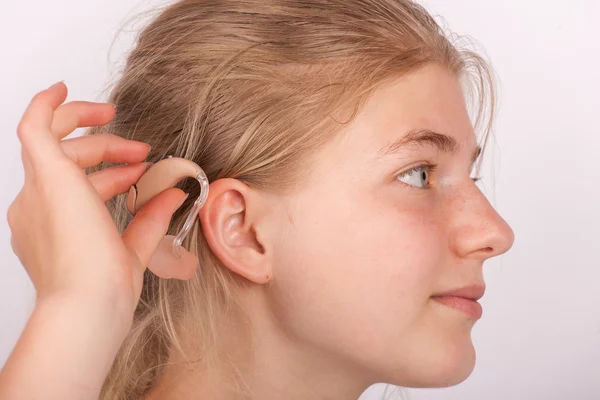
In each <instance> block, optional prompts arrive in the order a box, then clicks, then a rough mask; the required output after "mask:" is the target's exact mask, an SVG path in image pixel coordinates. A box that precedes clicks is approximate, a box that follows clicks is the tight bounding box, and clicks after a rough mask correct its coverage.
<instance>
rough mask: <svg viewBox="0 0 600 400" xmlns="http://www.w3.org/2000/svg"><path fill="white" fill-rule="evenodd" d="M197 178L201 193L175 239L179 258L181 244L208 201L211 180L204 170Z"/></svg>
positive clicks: (174, 251)
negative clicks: (209, 180)
mask: <svg viewBox="0 0 600 400" xmlns="http://www.w3.org/2000/svg"><path fill="white" fill-rule="evenodd" d="M196 179H197V180H198V182H199V183H200V195H198V198H197V199H196V201H194V205H193V206H192V209H191V210H190V213H189V214H188V216H187V218H186V220H185V222H184V224H183V227H182V228H181V230H180V231H179V233H178V234H177V236H175V239H174V240H173V254H174V255H175V257H177V258H181V244H182V243H183V240H184V239H185V237H186V236H187V234H188V233H189V231H190V229H191V228H192V225H194V221H195V220H196V217H197V216H198V213H199V212H200V209H201V208H202V207H203V206H204V203H206V199H207V198H208V188H209V182H208V178H207V177H206V174H205V173H204V171H200V173H198V175H196Z"/></svg>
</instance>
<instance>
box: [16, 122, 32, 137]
mask: <svg viewBox="0 0 600 400" xmlns="http://www.w3.org/2000/svg"><path fill="white" fill-rule="evenodd" d="M32 130H33V125H32V123H31V121H29V120H28V119H25V118H24V119H22V120H21V121H20V122H19V125H17V135H18V136H19V137H20V138H22V137H23V136H25V135H27V134H28V133H29V132H31V131H32Z"/></svg>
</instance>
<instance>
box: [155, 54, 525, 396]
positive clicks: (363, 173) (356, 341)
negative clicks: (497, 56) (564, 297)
mask: <svg viewBox="0 0 600 400" xmlns="http://www.w3.org/2000/svg"><path fill="white" fill-rule="evenodd" d="M424 129H428V130H433V131H436V132H438V133H441V134H443V135H446V136H447V137H449V138H446V142H447V143H454V145H455V146H454V147H455V148H454V149H452V150H453V151H450V149H449V148H448V147H449V146H445V147H444V148H440V146H438V145H436V143H439V142H440V140H417V139H418V138H419V137H418V135H412V136H411V137H413V138H414V139H416V140H417V141H416V142H411V143H410V144H407V143H404V144H403V145H400V146H397V147H396V149H397V150H396V151H395V152H391V153H389V154H387V155H385V156H381V151H380V149H382V148H386V146H389V145H390V144H391V143H394V142H396V141H398V140H400V141H402V140H407V139H408V138H409V132H414V131H415V130H424ZM428 137H430V138H431V137H432V135H431V134H429V135H428ZM436 137H437V136H436ZM421 139H423V138H422V137H421ZM477 154H478V146H477V143H476V137H475V133H474V131H473V128H472V125H471V123H470V120H469V117H468V114H467V111H466V107H465V102H464V97H463V92H462V90H461V87H460V85H459V83H458V81H457V79H456V77H455V76H453V75H452V74H451V73H450V72H448V71H447V70H446V69H444V68H442V67H438V66H433V65H432V66H427V67H425V68H422V69H421V70H419V71H417V72H416V73H414V74H412V75H409V76H405V77H404V78H402V79H400V80H397V81H395V82H393V83H390V84H387V85H385V86H384V87H382V88H380V89H379V90H378V91H377V92H376V93H375V95H374V96H373V97H372V98H371V99H370V100H369V102H368V103H367V105H366V107H365V109H364V110H363V111H362V112H361V113H360V114H359V115H358V116H357V118H356V119H355V120H354V121H353V122H352V123H351V124H350V125H349V126H347V127H346V128H345V129H344V132H342V133H341V134H340V135H338V136H337V137H336V138H335V139H334V140H332V141H331V142H329V143H328V144H327V145H325V146H324V147H323V148H322V149H320V151H319V152H318V153H317V154H316V155H315V157H314V160H312V164H311V168H312V174H313V177H314V179H312V182H311V184H309V185H307V186H305V187H303V188H302V189H300V190H299V191H297V192H295V193H293V194H292V195H289V196H272V195H266V194H264V193H260V192H257V191H254V190H253V189H251V188H249V187H247V186H246V185H244V184H241V183H240V182H238V181H236V180H232V179H229V180H227V179H226V180H222V181H217V182H215V183H214V184H213V185H212V186H211V192H210V195H209V199H208V201H207V204H206V205H205V207H204V208H203V209H202V210H201V218H202V227H203V230H204V234H205V236H206V238H207V241H208V242H209V244H210V246H211V248H212V249H213V251H214V252H215V253H216V254H217V255H218V257H219V258H220V259H221V260H222V261H223V262H224V264H225V265H226V266H227V267H228V268H230V269H231V270H233V271H235V272H236V273H238V274H240V275H241V276H243V277H245V278H246V279H248V280H249V281H251V282H253V283H254V284H253V285H246V286H245V287H244V288H242V289H240V290H239V293H238V295H239V296H241V298H242V303H243V304H244V305H245V307H246V312H247V313H248V315H250V319H251V321H252V325H251V327H248V329H246V330H243V329H240V328H239V320H237V319H236V317H230V318H229V319H228V320H226V321H225V322H223V324H224V326H225V327H224V328H222V329H221V331H220V333H219V336H218V337H220V338H222V340H223V341H224V343H225V346H224V348H227V349H228V353H229V355H230V357H231V358H232V359H234V360H236V362H237V363H238V370H237V371H236V372H237V373H239V374H241V376H243V378H244V383H243V385H245V386H246V387H247V388H248V389H249V392H250V393H251V394H249V395H247V396H246V397H243V396H241V395H237V394H236V393H235V392H233V391H228V390H227V389H226V385H225V384H224V382H221V381H219V380H218V379H216V378H215V377H213V376H210V375H207V371H206V370H204V369H203V368H202V366H200V365H196V369H195V370H191V369H190V366H188V367H187V368H182V367H178V366H172V367H170V368H168V370H167V374H166V375H165V377H164V379H163V380H162V381H161V384H160V385H159V388H158V389H157V390H156V391H155V392H154V394H153V395H151V396H149V399H155V398H161V399H164V398H166V399H171V398H173V399H175V398H181V396H185V395H186V394H187V395H189V394H190V393H194V394H196V395H197V396H198V398H212V399H226V398H247V399H276V398H289V399H306V398H323V399H356V398H358V396H359V395H360V393H361V392H362V391H364V390H365V389H366V388H367V387H368V386H369V385H371V384H373V383H376V382H388V383H394V384H397V385H401V386H408V387H439V386H448V385H454V384H457V383H459V382H461V381H463V380H464V379H466V378H467V377H468V376H469V374H470V373H471V372H472V370H473V368H474V364H475V351H474V348H473V344H472V341H471V330H472V328H473V325H474V324H475V322H476V320H477V318H476V317H473V316H471V315H469V314H467V313H464V312H462V311H459V310H457V309H455V308H452V307H448V306H447V305H444V304H441V303H440V302H438V301H435V300H434V299H433V298H432V297H433V296H436V295H440V294H442V293H446V292H448V291H452V290H456V289H460V288H463V287H469V286H473V285H479V286H483V285H484V279H483V270H482V266H483V263H484V261H485V260H487V259H489V258H491V257H494V256H497V255H500V254H502V253H504V252H506V251H507V250H509V249H510V247H511V246H512V244H513V241H514V235H513V232H512V230H511V228H510V227H509V226H508V225H507V223H506V222H505V221H504V220H503V219H502V218H501V217H500V216H499V215H498V214H497V213H496V211H495V210H494V209H493V207H492V206H491V205H490V203H489V202H488V200H487V199H486V198H485V197H484V195H483V194H482V193H481V191H480V190H479V188H478V187H477V184H476V183H475V182H474V180H473V179H472V178H473V176H472V175H471V173H472V170H473V164H474V159H475V156H476V155H477ZM424 163H428V164H435V165H437V167H436V168H435V170H434V171H429V177H428V179H422V174H423V172H427V171H428V169H427V168H425V169H419V170H417V171H415V172H412V173H409V174H404V175H403V173H404V172H406V171H410V170H411V169H412V168H414V167H418V166H421V165H423V164H424ZM265 210H268V212H266V211H265ZM266 281H269V285H264V283H265V282H266ZM242 332H243V333H242ZM188 344H189V345H190V346H189V349H190V350H189V351H192V350H191V349H193V340H190V341H189V342H188ZM248 348H251V349H253V350H254V353H255V354H257V355H258V356H256V357H255V358H253V357H252V356H251V355H249V354H248V351H246V349H248ZM173 360H174V361H180V360H182V357H180V356H177V355H175V356H174V357H173ZM229 372H233V371H229Z"/></svg>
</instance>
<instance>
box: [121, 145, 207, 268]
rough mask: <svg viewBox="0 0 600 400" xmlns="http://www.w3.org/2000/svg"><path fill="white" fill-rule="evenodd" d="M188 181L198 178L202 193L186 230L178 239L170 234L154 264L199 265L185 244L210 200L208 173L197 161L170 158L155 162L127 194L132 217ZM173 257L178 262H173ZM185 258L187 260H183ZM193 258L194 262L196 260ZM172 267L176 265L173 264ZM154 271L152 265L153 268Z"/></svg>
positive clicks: (156, 253)
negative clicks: (183, 247) (155, 197)
mask: <svg viewBox="0 0 600 400" xmlns="http://www.w3.org/2000/svg"><path fill="white" fill-rule="evenodd" d="M186 178H194V179H196V180H197V181H198V183H199V184H200V194H199V195H198V198H197V199H196V200H195V201H194V205H193V206H192V209H191V210H190V212H189V214H188V216H187V218H186V220H185V222H184V224H183V227H182V228H181V230H180V231H179V233H178V234H177V235H176V236H173V235H167V236H165V238H164V239H163V240H162V242H161V243H160V244H159V246H158V248H157V250H156V252H155V254H154V255H153V257H152V260H151V261H150V263H151V264H152V263H155V262H160V263H161V264H163V268H164V264H165V263H166V264H167V265H169V263H173V262H175V261H176V262H177V263H181V262H183V261H185V262H187V261H189V262H194V263H196V264H197V259H196V258H195V257H194V256H193V255H192V254H191V253H189V252H188V251H187V250H185V249H183V250H184V251H183V252H182V245H181V244H182V243H183V240H184V239H185V237H186V235H187V234H188V233H189V231H190V229H191V228H192V226H193V224H194V220H195V219H196V217H197V216H198V213H199V212H200V209H201V208H202V206H204V203H205V202H206V199H207V198H208V189H209V182H208V178H207V177H206V174H205V173H204V170H202V168H200V166H198V165H197V164H196V163H194V162H193V161H190V160H187V159H185V158H180V157H173V156H168V157H167V158H164V159H162V160H160V161H158V162H156V163H154V164H153V165H152V166H151V167H150V168H148V170H147V171H146V172H145V173H144V174H143V175H142V176H141V177H140V178H139V179H138V181H137V182H136V183H135V184H133V185H131V187H130V188H129V192H128V193H127V198H126V202H125V203H126V206H127V210H128V211H129V213H130V214H131V215H135V214H136V213H137V212H138V211H139V210H140V208H142V207H143V206H144V205H145V204H146V203H147V202H148V201H150V200H151V199H152V198H153V197H154V196H156V195H157V194H159V193H161V192H163V191H164V190H166V189H168V188H170V187H173V186H175V185H176V184H177V183H178V182H180V181H181V180H183V179H186ZM173 255H174V256H175V259H173ZM182 257H185V258H186V260H181V259H182ZM192 258H193V259H194V260H192ZM171 266H172V265H171ZM149 268H150V266H149Z"/></svg>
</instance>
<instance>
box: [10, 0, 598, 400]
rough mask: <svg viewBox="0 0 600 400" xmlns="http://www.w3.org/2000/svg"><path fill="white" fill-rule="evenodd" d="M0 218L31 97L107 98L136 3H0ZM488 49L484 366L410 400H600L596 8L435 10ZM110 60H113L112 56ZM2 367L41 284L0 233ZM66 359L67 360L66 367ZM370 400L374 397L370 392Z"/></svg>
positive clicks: (440, 1) (443, 3) (468, 4)
mask: <svg viewBox="0 0 600 400" xmlns="http://www.w3.org/2000/svg"><path fill="white" fill-rule="evenodd" d="M0 1H1V7H0V38H1V39H0V40H1V42H0V44H1V46H0V49H1V50H0V57H1V58H0V60H1V62H0V75H1V76H2V83H1V84H0V85H1V88H2V90H1V91H0V110H1V113H2V114H1V116H2V118H0V132H1V133H2V146H0V171H2V172H0V174H1V175H0V176H1V193H0V211H2V213H3V214H2V216H3V217H4V216H5V215H6V209H7V207H8V205H9V204H10V203H11V202H12V200H13V198H14V197H15V196H16V194H17V193H18V191H19V190H20V187H21V185H22V181H23V171H22V167H21V160H20V146H19V142H18V139H17V136H16V133H15V128H16V125H17V123H18V120H19V118H20V116H21V115H22V112H23V110H24V108H25V106H26V105H27V103H28V102H29V100H30V98H31V96H33V94H35V93H36V92H37V91H39V90H41V89H43V88H45V87H47V86H49V85H50V84H52V83H54V82H55V81H58V80H62V79H64V80H65V81H66V83H67V85H68V86H69V90H70V94H69V98H68V100H67V101H70V100H75V99H77V100H91V101H103V100H105V98H103V97H102V94H101V90H102V89H103V88H105V86H106V85H107V84H108V82H109V81H108V80H109V77H110V78H114V75H111V74H112V73H114V71H115V65H114V63H115V62H118V61H120V60H121V55H122V51H123V50H124V49H126V48H128V46H129V44H130V43H129V42H128V40H129V38H130V37H131V34H130V33H128V32H124V33H123V34H121V35H120V36H119V40H118V41H117V42H116V44H115V45H114V46H113V47H112V49H111V48H110V46H111V43H112V40H113V38H114V37H115V34H116V32H117V29H118V28H120V27H121V26H122V25H123V23H125V22H126V19H128V18H129V17H131V16H132V12H139V11H143V10H144V9H147V8H148V4H147V3H146V2H141V1H139V0H86V1H79V0H53V1H41V0H38V1H22V2H16V1H11V0H0ZM424 4H425V5H426V6H427V7H428V8H429V9H430V10H431V11H432V12H434V13H435V14H440V15H442V16H443V17H444V19H445V20H446V22H447V24H448V26H449V27H450V28H451V29H452V30H454V31H456V32H458V33H468V34H469V35H470V36H472V37H474V38H475V39H476V40H477V41H478V42H479V43H480V44H481V45H483V47H484V48H485V49H486V50H487V53H488V55H489V57H490V58H491V60H492V62H493V65H494V66H495V68H496V71H497V73H498V75H499V77H500V85H501V105H500V114H499V118H498V120H497V124H496V137H497V150H496V151H495V157H494V159H495V164H494V171H495V172H496V173H495V185H494V187H493V190H491V188H492V180H491V179H489V178H490V177H491V176H490V175H488V176H486V177H485V178H486V179H485V180H484V181H485V183H486V186H488V187H489V188H490V190H489V191H488V192H487V193H488V194H489V195H490V198H491V199H492V201H493V202H494V204H495V205H496V206H497V208H498V210H499V211H500V213H501V214H502V215H503V216H504V217H505V218H506V219H507V221H508V222H509V223H510V224H511V225H512V227H513V229H514V231H515V234H516V242H515V245H514V247H513V249H512V250H511V251H510V253H508V254H506V255H505V256H503V257H501V258H499V259H495V260H493V261H490V262H488V263H487V264H486V267H485V276H486V281H487V283H488V291H487V293H486V296H485V298H484V299H483V301H482V303H483V306H484V309H485V312H484V314H485V315H484V317H483V319H482V320H481V321H479V323H478V324H477V325H476V328H475V330H474V341H475V345H476V348H477V352H478V361H477V366H476V368H475V371H474V373H473V374H472V375H471V377H470V378H469V379H468V380H467V381H465V382H464V383H462V384H460V385H458V386H456V387H453V388H448V389H438V390H415V391H410V398H411V399H417V400H418V399H461V400H470V399H472V400H481V399H486V400H494V399H502V400H504V399H545V400H549V399H569V400H571V399H576V400H579V399H600V297H599V296H598V295H597V293H598V291H599V289H600V268H598V267H600V263H599V262H598V257H597V249H598V247H597V244H596V243H597V242H598V240H600V228H599V226H600V225H599V222H600V211H599V208H600V201H599V200H600V195H599V189H598V183H599V182H600V167H599V166H598V165H597V161H598V160H599V159H600V136H599V135H598V133H599V132H598V128H597V126H598V125H597V119H596V116H597V115H598V114H599V112H600V100H598V94H599V89H600V83H599V82H600V81H599V79H598V76H597V74H598V71H600V56H599V55H598V54H599V52H600V45H599V40H598V39H599V38H600V27H599V24H598V22H597V20H598V19H597V18H598V16H599V15H600V3H599V2H597V1H594V0H570V1H568V2H567V1H564V0H562V1H558V0H551V1H549V0H525V1H524V0H504V1H492V0H427V1H426V2H424ZM109 50H112V51H111V53H110V58H109ZM0 259H1V260H2V262H1V264H0V274H1V275H0V365H1V364H2V363H3V362H4V361H5V360H6V358H7V357H8V354H9V352H10V350H11V348H12V346H13V345H14V343H15V342H16V340H17V337H18V335H19V332H20V330H21V329H22V327H23V326H24V324H25V322H26V318H27V316H28V313H29V312H30V311H31V304H32V296H33V292H32V287H31V285H30V283H29V281H28V279H27V276H26V274H25V273H24V271H23V270H22V268H21V266H20V264H19V262H18V259H17V258H16V256H14V255H13V253H12V251H11V249H10V235H9V230H8V225H7V223H6V219H5V218H3V220H2V223H1V224H0ZM57 363H58V364H59V363H60V360H57ZM363 398H364V399H365V400H366V399H375V398H378V397H376V396H374V395H371V394H365V395H364V396H363Z"/></svg>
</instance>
